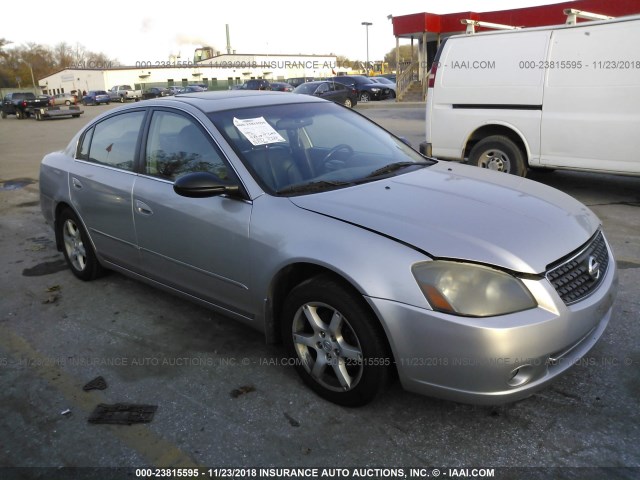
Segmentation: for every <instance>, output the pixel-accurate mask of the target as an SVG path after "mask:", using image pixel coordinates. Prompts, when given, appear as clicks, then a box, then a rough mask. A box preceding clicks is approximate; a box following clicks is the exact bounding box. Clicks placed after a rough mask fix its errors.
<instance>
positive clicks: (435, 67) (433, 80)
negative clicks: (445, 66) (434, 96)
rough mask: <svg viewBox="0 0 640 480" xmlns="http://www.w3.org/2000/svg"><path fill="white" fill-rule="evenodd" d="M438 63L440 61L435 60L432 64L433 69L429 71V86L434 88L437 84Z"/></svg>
mask: <svg viewBox="0 0 640 480" xmlns="http://www.w3.org/2000/svg"><path fill="white" fill-rule="evenodd" d="M438 63H440V62H433V65H431V71H430V72H429V82H428V87H429V88H433V87H434V86H435V83H436V72H437V71H438Z"/></svg>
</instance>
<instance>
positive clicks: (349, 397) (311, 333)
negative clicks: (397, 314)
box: [282, 275, 392, 407]
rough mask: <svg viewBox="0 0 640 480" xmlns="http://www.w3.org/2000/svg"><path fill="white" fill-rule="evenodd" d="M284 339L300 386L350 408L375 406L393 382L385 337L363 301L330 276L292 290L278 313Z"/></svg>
mask: <svg viewBox="0 0 640 480" xmlns="http://www.w3.org/2000/svg"><path fill="white" fill-rule="evenodd" d="M282 318H283V322H282V339H283V342H284V346H285V349H286V353H287V355H288V356H289V357H290V358H291V359H292V360H293V362H295V363H294V364H295V368H296V371H297V372H298V374H299V375H300V377H301V378H302V380H303V381H304V383H305V384H306V385H307V386H308V387H310V388H311V389H312V390H313V391H314V392H316V393H317V394H318V395H320V396H321V397H322V398H324V399H326V400H329V401H330V402H333V403H337V404H338V405H344V406H349V407H356V406H361V405H364V404H366V403H369V402H370V401H371V400H373V399H374V398H375V397H376V396H377V395H378V394H379V393H380V392H381V391H382V390H383V389H384V388H385V387H386V386H387V384H388V383H389V380H390V379H391V371H392V367H391V360H390V355H389V353H388V346H387V342H386V338H385V336H384V331H383V330H382V327H381V325H380V324H379V323H378V321H377V319H376V318H375V317H374V316H373V314H372V312H371V311H370V310H369V308H368V307H367V305H366V304H365V303H364V301H363V299H362V297H361V296H360V295H359V294H358V293H357V292H355V291H353V290H352V289H351V287H349V286H348V285H347V284H343V283H341V282H337V281H336V280H334V279H333V278H332V277H331V276H329V275H320V276H318V277H315V278H311V279H309V280H307V281H305V282H303V283H301V284H300V285H298V286H297V287H295V288H294V289H293V290H292V291H291V292H290V293H289V295H288V297H287V299H286V300H285V304H284V309H283V312H282Z"/></svg>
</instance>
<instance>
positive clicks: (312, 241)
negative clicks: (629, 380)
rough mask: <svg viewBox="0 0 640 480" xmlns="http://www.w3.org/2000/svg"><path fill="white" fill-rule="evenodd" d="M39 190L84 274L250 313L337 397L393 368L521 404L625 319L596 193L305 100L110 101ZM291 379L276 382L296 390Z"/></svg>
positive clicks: (49, 162)
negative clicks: (615, 318) (462, 161)
mask: <svg viewBox="0 0 640 480" xmlns="http://www.w3.org/2000/svg"><path fill="white" fill-rule="evenodd" d="M39 187H40V205H41V209H42V213H43V215H44V218H45V220H46V222H47V223H48V224H49V225H51V226H52V227H53V231H54V232H55V233H54V234H55V242H54V243H53V244H54V245H56V246H57V247H58V248H59V249H60V250H61V251H62V252H63V254H64V256H65V259H66V262H67V265H68V266H69V269H70V270H71V272H72V273H73V274H74V275H75V276H76V277H77V278H78V279H81V280H86V281H88V280H93V279H95V278H97V277H98V276H99V275H100V274H101V273H102V271H103V270H104V269H105V268H106V269H112V270H116V271H119V272H121V273H123V274H125V275H129V276H131V277H133V278H136V279H137V280H141V281H145V282H147V283H149V284H152V285H154V286H156V287H160V288H163V289H164V290H165V291H168V292H170V293H172V294H175V295H180V296H182V297H183V298H188V299H190V300H192V301H196V302H198V303H199V304H200V305H204V306H207V307H209V308H212V309H215V310H217V311H219V312H221V313H223V314H224V315H227V316H230V317H232V318H235V319H237V320H239V321H241V322H243V323H244V324H246V325H247V326H250V327H253V328H255V329H257V330H258V331H260V332H261V333H263V334H264V335H265V337H266V340H267V341H268V342H270V343H276V342H282V344H283V346H284V351H285V352H286V356H287V361H286V362H283V363H282V364H284V365H291V366H294V368H295V369H296V371H297V372H298V374H299V375H300V377H301V378H302V380H303V381H304V382H305V383H306V385H308V386H309V387H310V388H311V389H312V390H313V391H315V392H316V393H317V394H319V395H320V396H322V397H323V398H325V399H327V400H330V401H332V402H335V403H337V404H341V405H349V406H357V405H363V404H365V403H367V402H369V401H371V400H372V399H374V398H375V397H376V396H377V395H378V394H379V393H380V392H381V391H383V390H384V388H385V387H386V386H387V385H388V384H389V383H390V381H391V380H392V379H393V378H395V377H398V378H399V379H400V382H401V383H402V385H403V387H404V388H406V389H407V390H410V391H414V392H417V393H421V394H424V395H431V396H437V397H441V398H447V399H451V400H454V401H459V402H468V403H479V404H488V405H496V404H499V403H505V402H513V401H516V400H520V399H522V398H525V397H528V396H530V395H532V394H533V393H534V392H536V391H537V390H539V389H542V388H543V387H545V386H547V385H548V384H549V383H550V382H552V381H553V380H554V379H556V378H557V377H558V376H559V375H561V374H562V373H564V372H566V371H567V370H568V369H569V368H571V367H572V366H573V365H575V364H576V363H578V362H579V360H580V358H582V357H584V356H585V355H586V354H587V353H588V352H589V350H591V348H592V347H593V346H594V345H595V344H596V342H597V341H598V339H599V338H601V337H602V335H603V333H604V331H605V329H606V327H607V325H608V323H609V320H610V319H611V318H612V311H613V304H614V299H615V295H616V290H617V270H616V262H615V259H614V257H613V255H612V253H611V249H610V248H609V245H608V242H607V240H606V238H605V235H604V233H603V229H602V224H601V222H600V220H599V219H598V218H597V216H596V215H595V214H594V213H593V212H592V211H591V210H590V209H589V208H587V207H586V206H585V205H583V204H581V203H580V202H578V201H577V200H575V199H574V198H572V197H570V196H569V195H566V194H564V193H563V192H560V191H558V190H555V189H553V188H550V187H548V186H546V185H543V184H541V183H538V182H534V181H531V180H527V179H523V178H517V177H514V176H512V175H504V174H502V173H498V172H491V171H488V170H486V169H479V168H475V167H470V166H467V165H459V164H452V163H450V162H440V161H437V160H434V159H427V158H425V157H423V156H422V155H420V154H419V153H418V152H416V151H415V150H413V149H412V148H410V147H409V146H407V145H406V144H405V143H404V142H403V141H402V140H401V139H400V138H398V137H396V136H394V135H392V134H391V133H389V132H387V131H386V130H384V129H382V128H380V127H379V126H378V125H376V124H375V123H374V122H372V121H370V120H369V119H367V118H366V117H364V116H362V115H359V114H357V113H355V112H353V111H352V110H350V109H347V108H344V107H342V106H340V105H336V104H335V103H332V102H328V101H325V100H322V99H320V98H315V97H313V96H309V95H282V94H281V93H276V92H208V93H200V94H198V93H195V94H193V95H188V96H177V97H172V98H164V99H151V100H148V101H146V102H144V103H143V104H136V105H127V106H122V107H120V108H117V109H114V110H110V111H107V112H105V113H104V114H102V115H100V116H98V117H96V118H94V119H93V120H92V121H91V122H90V123H88V124H87V125H86V126H84V127H83V128H82V129H81V130H80V131H79V132H78V134H77V135H75V136H74V138H73V140H72V141H70V142H69V145H68V146H67V147H66V148H65V149H64V150H61V151H57V152H54V153H50V154H48V155H47V156H45V157H44V159H43V160H42V163H41V167H40V181H39ZM176 232H179V234H178V235H177V234H176ZM365 246H366V248H364V247H365ZM84 290H85V291H86V292H87V294H89V295H90V289H84ZM94 293H95V295H96V296H101V295H103V291H102V286H100V285H98V286H96V288H95V290H94ZM167 321H169V320H167ZM193 334H194V335H199V334H201V332H198V331H194V332H193ZM252 341H253V340H247V341H246V342H244V344H243V345H242V346H241V348H242V349H243V350H242V351H244V352H246V349H247V348H251V347H250V343H251V342H252ZM229 348H231V347H229ZM256 348H262V347H261V346H260V345H257V347H256ZM242 351H235V352H233V351H232V350H228V352H227V353H228V354H229V355H233V354H236V355H239V354H241V352H242ZM214 368H215V367H214ZM585 370H586V371H585ZM588 370H589V366H584V365H581V367H580V369H579V370H578V371H576V372H574V375H576V376H580V375H583V377H585V378H588V374H589V372H588ZM282 378H283V381H282V382H280V383H279V384H278V385H273V386H272V388H278V389H283V390H291V391H292V389H291V387H290V386H288V385H287V382H288V381H289V380H288V377H286V378H285V377H284V376H283V377H282ZM578 384H579V381H578V380H576V381H575V382H574V381H572V382H567V383H566V384H565V385H564V386H563V390H567V389H572V388H574V387H575V388H578V387H576V385H578ZM208 388H211V389H219V388H220V385H210V386H208ZM573 394H579V392H574V393H571V392H566V395H573ZM296 395H298V394H297V393H296ZM288 396H289V397H290V395H288ZM298 396H299V395H298ZM296 401H298V402H302V403H309V402H312V400H308V399H305V398H299V399H297V400H296ZM530 407H531V408H536V404H535V403H534V404H531V405H530ZM319 408H320V409H321V407H319ZM321 410H322V409H321Z"/></svg>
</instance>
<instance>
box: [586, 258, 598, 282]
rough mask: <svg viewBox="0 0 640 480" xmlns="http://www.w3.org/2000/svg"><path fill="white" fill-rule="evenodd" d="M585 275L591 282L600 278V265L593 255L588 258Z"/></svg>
mask: <svg viewBox="0 0 640 480" xmlns="http://www.w3.org/2000/svg"><path fill="white" fill-rule="evenodd" d="M587 273H588V274H589V276H590V277H591V280H593V281H596V280H598V279H599V278H600V263H598V260H597V259H596V257H595V256H593V255H591V256H590V257H589V261H588V270H587Z"/></svg>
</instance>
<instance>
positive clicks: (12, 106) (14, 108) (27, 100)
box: [1, 92, 49, 119]
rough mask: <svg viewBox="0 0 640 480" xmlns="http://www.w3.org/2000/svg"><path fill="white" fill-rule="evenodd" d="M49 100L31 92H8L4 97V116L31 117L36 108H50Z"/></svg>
mask: <svg viewBox="0 0 640 480" xmlns="http://www.w3.org/2000/svg"><path fill="white" fill-rule="evenodd" d="M48 107H49V100H48V99H46V98H37V97H36V96H35V95H34V94H33V93H31V92H14V93H8V94H7V95H5V97H4V98H3V99H2V113H1V115H2V118H7V115H15V116H16V118H18V119H23V118H28V117H30V116H31V115H32V114H33V113H34V111H35V110H39V109H41V108H44V109H46V108H48Z"/></svg>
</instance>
